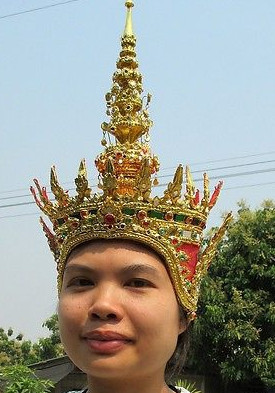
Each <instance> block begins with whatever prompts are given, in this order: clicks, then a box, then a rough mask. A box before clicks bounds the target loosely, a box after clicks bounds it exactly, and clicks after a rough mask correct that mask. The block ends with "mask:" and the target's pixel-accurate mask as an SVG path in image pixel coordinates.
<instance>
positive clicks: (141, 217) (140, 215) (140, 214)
mask: <svg viewBox="0 0 275 393" xmlns="http://www.w3.org/2000/svg"><path fill="white" fill-rule="evenodd" d="M146 217H147V213H146V211H144V210H140V211H139V212H138V213H137V218H138V219H139V220H144V219H145V218H146Z"/></svg>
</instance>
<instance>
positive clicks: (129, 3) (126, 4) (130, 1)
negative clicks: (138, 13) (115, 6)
mask: <svg viewBox="0 0 275 393" xmlns="http://www.w3.org/2000/svg"><path fill="white" fill-rule="evenodd" d="M125 6H126V7H127V8H131V7H134V2H133V1H132V0H129V1H126V3H125Z"/></svg>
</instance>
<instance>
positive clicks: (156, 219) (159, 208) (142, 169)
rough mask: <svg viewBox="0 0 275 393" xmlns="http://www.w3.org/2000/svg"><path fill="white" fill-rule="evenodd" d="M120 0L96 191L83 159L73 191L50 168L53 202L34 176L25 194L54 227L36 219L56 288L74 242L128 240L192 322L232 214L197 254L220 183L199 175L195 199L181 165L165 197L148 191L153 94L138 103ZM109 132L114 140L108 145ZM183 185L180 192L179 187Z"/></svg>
mask: <svg viewBox="0 0 275 393" xmlns="http://www.w3.org/2000/svg"><path fill="white" fill-rule="evenodd" d="M125 5H126V7H127V17H126V26H125V30H124V34H123V36H122V39H121V52H120V56H119V59H118V61H117V70H116V72H115V73H114V75H113V85H112V88H111V90H110V92H109V93H107V94H106V102H107V112H106V113H107V115H108V116H110V121H109V123H107V122H104V123H103V124H102V130H103V139H102V145H103V146H104V151H103V152H102V153H101V154H100V155H99V156H98V157H97V158H96V160H95V165H96V167H97V169H98V172H99V189H100V190H101V192H100V193H92V191H91V188H90V187H89V183H88V176H87V170H86V165H85V161H84V160H83V161H82V162H81V163H80V167H79V172H78V176H77V177H76V179H75V185H76V195H74V196H72V197H70V196H69V195H68V193H67V191H65V190H64V189H63V188H62V187H61V185H60V184H59V181H58V179H57V175H56V170H55V167H52V170H51V175H50V184H51V191H52V193H53V195H54V197H55V202H52V201H51V200H50V198H49V196H48V194H47V191H46V188H45V187H41V186H40V185H39V183H38V181H37V180H36V179H35V180H34V182H35V185H36V190H35V189H34V188H33V187H31V192H32V194H33V196H34V198H35V201H36V203H37V205H38V207H39V208H40V209H41V210H42V211H43V213H44V214H45V215H46V216H48V218H49V219H50V221H51V223H52V226H53V230H51V229H50V228H49V227H48V225H47V224H46V223H45V221H44V220H43V218H41V223H42V226H43V230H44V232H45V234H46V236H47V239H48V243H49V246H50V249H51V251H52V252H53V254H54V258H55V260H56V262H57V271H58V289H59V291H60V290H61V286H62V279H63V273H64V268H65V265H66V261H67V258H68V256H69V254H70V253H71V251H72V250H73V249H74V248H75V247H76V246H77V245H79V244H82V243H84V242H87V241H90V240H95V239H125V240H132V241H136V242H139V243H142V244H145V245H147V246H149V247H151V248H152V249H154V250H155V251H156V252H157V253H159V254H160V255H162V256H163V258H164V260H165V262H166V266H167V269H168V272H169V274H170V277H171V280H172V283H173V286H174V289H175V292H176V294H177V297H178V299H179V302H180V303H181V304H182V306H183V307H184V309H185V310H186V312H187V313H188V318H189V319H193V318H194V316H195V312H196V307H197V301H198V296H199V288H200V283H201V280H202V278H203V277H204V275H205V274H206V272H207V269H208V267H209V264H210V261H211V259H212V257H213V255H214V253H215V250H216V247H217V244H218V242H219V241H220V240H221V238H222V236H223V235H224V233H225V230H226V227H227V225H228V223H229V221H230V219H231V215H230V214H228V215H227V217H226V218H225V220H224V222H223V224H222V226H221V227H220V229H219V230H218V231H217V232H216V234H215V235H214V236H213V238H212V239H211V241H210V242H209V244H208V246H207V247H206V248H205V250H204V251H201V243H202V241H203V229H204V228H205V226H206V221H207V217H208V214H209V212H210V210H211V209H212V207H213V206H214V205H215V203H216V200H217V198H218V196H219V193H220V189H221V187H222V182H220V183H219V184H218V185H217V186H216V187H215V190H214V192H213V193H212V195H210V191H209V181H208V177H207V175H206V174H204V187H203V188H204V189H203V195H202V197H201V196H200V193H199V191H198V190H196V188H195V186H194V184H193V181H192V177H191V173H190V170H189V168H188V167H186V169H185V170H184V168H183V167H182V166H181V165H180V166H179V167H178V168H177V170H176V172H175V175H174V178H173V180H172V181H171V182H170V183H169V184H168V186H167V189H166V190H165V191H164V194H163V195H162V196H155V197H153V196H152V195H151V191H152V187H153V186H154V185H156V178H155V175H156V173H157V172H158V170H159V161H158V158H157V157H156V156H154V155H152V154H151V151H150V146H149V129H150V127H151V126H152V121H151V120H150V118H149V114H148V105H149V102H150V99H151V96H150V95H148V96H147V102H146V103H145V105H144V102H143V99H142V97H141V94H142V91H143V88H142V75H141V74H140V72H139V69H138V62H137V59H136V52H135V46H136V37H135V35H134V33H133V28H132V14H131V11H132V7H133V2H132V1H127V2H126V3H125ZM110 135H112V136H113V137H114V139H115V141H114V143H112V142H111V140H110ZM107 137H108V139H109V141H107ZM183 185H185V192H183V191H182V189H183ZM37 194H38V195H37Z"/></svg>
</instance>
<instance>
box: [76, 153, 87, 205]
mask: <svg viewBox="0 0 275 393" xmlns="http://www.w3.org/2000/svg"><path fill="white" fill-rule="evenodd" d="M75 185H76V192H77V196H76V202H77V203H81V202H83V201H84V199H85V198H87V199H88V198H90V197H91V188H90V187H89V182H88V175H87V167H86V161H85V159H83V160H81V162H80V165H79V170H78V176H77V177H76V179H75Z"/></svg>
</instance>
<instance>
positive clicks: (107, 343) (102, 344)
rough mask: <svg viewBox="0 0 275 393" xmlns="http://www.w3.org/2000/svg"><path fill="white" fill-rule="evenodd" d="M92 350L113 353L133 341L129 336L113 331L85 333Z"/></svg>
mask: <svg viewBox="0 0 275 393" xmlns="http://www.w3.org/2000/svg"><path fill="white" fill-rule="evenodd" d="M84 339H85V341H86V343H87V345H88V347H89V349H90V350H92V352H95V353H102V354H104V353H105V354H111V353H115V352H117V351H119V350H121V349H123V348H124V347H125V346H127V345H129V344H131V343H132V340H131V339H129V338H128V337H126V336H124V335H122V334H120V333H116V332H112V331H104V332H103V331H92V332H89V333H87V334H85V335H84Z"/></svg>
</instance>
